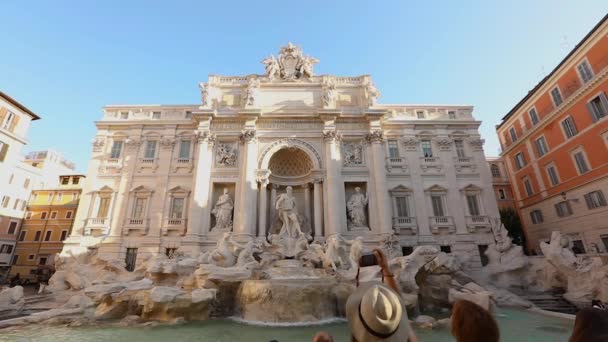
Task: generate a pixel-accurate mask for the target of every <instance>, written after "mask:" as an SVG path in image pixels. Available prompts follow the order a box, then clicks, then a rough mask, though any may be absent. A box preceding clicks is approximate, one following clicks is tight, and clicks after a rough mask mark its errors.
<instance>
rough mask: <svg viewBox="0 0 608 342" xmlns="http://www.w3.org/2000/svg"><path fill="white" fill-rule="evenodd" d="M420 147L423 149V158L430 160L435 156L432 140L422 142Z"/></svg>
mask: <svg viewBox="0 0 608 342" xmlns="http://www.w3.org/2000/svg"><path fill="white" fill-rule="evenodd" d="M420 146H421V147H422V156H423V157H427V158H430V157H432V156H433V147H432V146H431V141H430V140H422V141H421V142H420Z"/></svg>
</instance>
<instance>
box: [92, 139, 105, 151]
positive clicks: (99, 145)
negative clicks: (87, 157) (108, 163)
mask: <svg viewBox="0 0 608 342" xmlns="http://www.w3.org/2000/svg"><path fill="white" fill-rule="evenodd" d="M105 143H106V141H105V139H104V138H95V139H93V140H92V141H91V144H92V145H93V152H101V151H102V150H103V146H104V145H105Z"/></svg>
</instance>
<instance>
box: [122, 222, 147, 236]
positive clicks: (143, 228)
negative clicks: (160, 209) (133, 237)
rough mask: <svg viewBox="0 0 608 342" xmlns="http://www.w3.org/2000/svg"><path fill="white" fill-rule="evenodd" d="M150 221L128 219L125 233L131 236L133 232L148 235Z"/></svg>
mask: <svg viewBox="0 0 608 342" xmlns="http://www.w3.org/2000/svg"><path fill="white" fill-rule="evenodd" d="M149 221H150V219H147V218H128V219H126V220H125V225H124V233H125V234H126V235H129V234H130V233H131V232H132V231H136V232H139V233H140V234H143V235H145V234H147V233H148V226H149V225H148V223H149Z"/></svg>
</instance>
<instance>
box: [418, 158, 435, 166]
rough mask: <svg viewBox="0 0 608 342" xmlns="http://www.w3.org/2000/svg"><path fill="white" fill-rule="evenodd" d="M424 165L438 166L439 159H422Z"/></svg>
mask: <svg viewBox="0 0 608 342" xmlns="http://www.w3.org/2000/svg"><path fill="white" fill-rule="evenodd" d="M420 162H421V163H422V164H437V163H439V157H420Z"/></svg>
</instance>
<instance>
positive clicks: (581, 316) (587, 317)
mask: <svg viewBox="0 0 608 342" xmlns="http://www.w3.org/2000/svg"><path fill="white" fill-rule="evenodd" d="M579 341H585V342H602V341H608V311H606V310H602V309H595V308H584V309H582V310H581V311H579V312H578V313H577V314H576V320H575V321H574V330H573V331H572V336H570V340H569V342H579Z"/></svg>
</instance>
